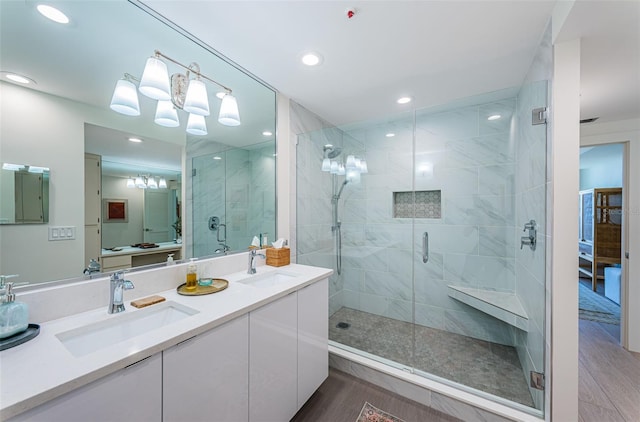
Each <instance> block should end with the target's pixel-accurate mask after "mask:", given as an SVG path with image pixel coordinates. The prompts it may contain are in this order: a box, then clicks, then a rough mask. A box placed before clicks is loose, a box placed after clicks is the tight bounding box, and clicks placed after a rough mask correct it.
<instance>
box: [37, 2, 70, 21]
mask: <svg viewBox="0 0 640 422" xmlns="http://www.w3.org/2000/svg"><path fill="white" fill-rule="evenodd" d="M37 9H38V12H40V14H41V15H42V16H44V17H45V18H47V19H51V20H52V21H54V22H57V23H62V24H67V23H69V18H68V17H67V15H65V14H64V13H62V12H61V11H59V10H58V9H56V8H55V7H52V6H48V5H46V4H39V5H38V7H37Z"/></svg>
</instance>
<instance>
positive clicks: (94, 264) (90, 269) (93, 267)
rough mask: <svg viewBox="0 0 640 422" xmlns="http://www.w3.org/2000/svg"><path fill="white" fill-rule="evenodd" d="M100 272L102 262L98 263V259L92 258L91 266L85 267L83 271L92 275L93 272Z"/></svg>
mask: <svg viewBox="0 0 640 422" xmlns="http://www.w3.org/2000/svg"><path fill="white" fill-rule="evenodd" d="M99 272H100V264H99V263H98V261H96V260H95V259H93V258H91V260H90V261H89V266H88V267H87V268H85V269H84V271H83V273H84V274H85V275H88V276H89V277H91V274H93V273H99Z"/></svg>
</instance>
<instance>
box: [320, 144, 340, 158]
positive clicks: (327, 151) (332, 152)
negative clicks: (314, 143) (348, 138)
mask: <svg viewBox="0 0 640 422" xmlns="http://www.w3.org/2000/svg"><path fill="white" fill-rule="evenodd" d="M322 151H324V156H325V158H336V157H337V156H338V155H340V153H342V148H338V147H334V146H333V145H331V146H329V145H325V146H324V148H323V149H322Z"/></svg>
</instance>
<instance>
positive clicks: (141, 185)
mask: <svg viewBox="0 0 640 422" xmlns="http://www.w3.org/2000/svg"><path fill="white" fill-rule="evenodd" d="M136 187H137V188H140V189H146V188H147V184H146V183H145V182H144V179H143V178H142V177H140V176H138V177H136Z"/></svg>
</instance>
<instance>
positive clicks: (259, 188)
mask: <svg viewBox="0 0 640 422" xmlns="http://www.w3.org/2000/svg"><path fill="white" fill-rule="evenodd" d="M273 154H274V151H273V146H265V147H264V148H259V149H252V150H249V162H250V163H251V180H250V182H249V198H250V200H249V206H248V213H247V233H246V236H245V238H244V239H243V240H241V241H240V242H241V243H240V245H241V246H240V247H246V246H248V245H250V244H251V240H252V239H253V236H256V235H258V234H259V233H263V234H268V236H267V237H268V239H269V243H271V242H272V241H274V240H276V239H275V237H276V233H275V224H274V222H275V221H276V203H275V197H276V180H275V177H274V174H276V160H275V158H274V155H273Z"/></svg>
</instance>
